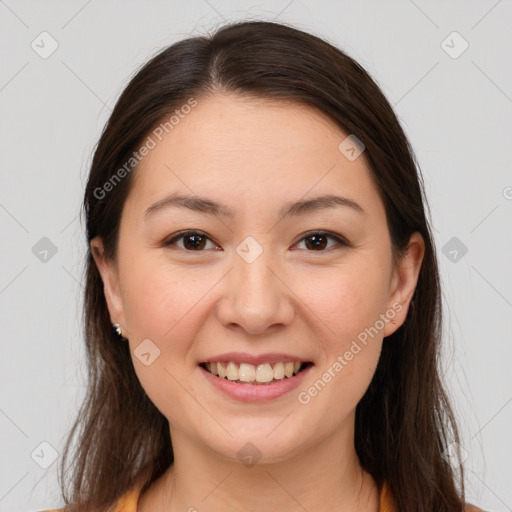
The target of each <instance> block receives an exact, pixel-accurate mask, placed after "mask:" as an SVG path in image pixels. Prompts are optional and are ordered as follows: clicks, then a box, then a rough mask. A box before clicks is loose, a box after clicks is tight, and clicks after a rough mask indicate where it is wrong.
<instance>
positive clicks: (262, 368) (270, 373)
mask: <svg viewBox="0 0 512 512" xmlns="http://www.w3.org/2000/svg"><path fill="white" fill-rule="evenodd" d="M273 378H274V370H272V366H270V365H269V364H268V363H265V364H260V365H259V366H258V369H257V370H256V382H270V381H271V380H272V379H273Z"/></svg>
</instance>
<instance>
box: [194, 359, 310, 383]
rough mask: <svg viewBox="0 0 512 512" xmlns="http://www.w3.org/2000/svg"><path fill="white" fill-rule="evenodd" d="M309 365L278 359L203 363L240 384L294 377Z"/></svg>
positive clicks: (213, 373)
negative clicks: (255, 362) (251, 361)
mask: <svg viewBox="0 0 512 512" xmlns="http://www.w3.org/2000/svg"><path fill="white" fill-rule="evenodd" d="M309 365H311V363H301V362H300V361H295V362H293V361H287V362H284V361H278V362H276V363H263V364H259V365H254V364H249V363H236V362H234V361H229V362H215V363H202V364H201V367H202V368H204V369H205V370H206V371H208V372H210V373H211V374H212V375H215V376H217V377H220V378H221V379H227V380H229V381H232V382H236V383H240V384H241V383H245V384H271V383H272V382H276V381H280V380H283V379H288V378H290V377H293V376H295V375H297V374H298V373H300V372H301V371H303V370H304V369H305V368H306V367H307V366H309Z"/></svg>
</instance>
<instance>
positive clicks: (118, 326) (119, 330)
mask: <svg viewBox="0 0 512 512" xmlns="http://www.w3.org/2000/svg"><path fill="white" fill-rule="evenodd" d="M112 327H113V328H114V330H115V331H116V334H117V335H118V336H121V333H122V331H121V326H120V325H119V324H112Z"/></svg>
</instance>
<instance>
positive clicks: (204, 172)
mask: <svg viewBox="0 0 512 512" xmlns="http://www.w3.org/2000/svg"><path fill="white" fill-rule="evenodd" d="M160 131H163V133H162V134H161V135H160V136H159V138H158V137H155V136H154V135H153V134H150V136H151V137H152V138H153V139H154V141H155V143H156V144H155V147H154V148H153V149H151V151H150V152H149V154H148V155H147V156H146V157H145V158H144V160H143V161H142V163H141V164H140V165H139V168H138V169H137V171H136V173H135V176H134V178H135V181H134V187H133V192H134V194H131V195H135V196H136V197H134V198H132V199H133V200H136V201H137V202H139V203H140V205H139V206H140V207H141V208H142V207H144V206H146V207H147V203H148V202H149V201H156V200H158V199H160V198H161V197H163V195H166V194H168V193H169V192H172V191H177V190H179V191H183V192H187V193H192V194H200V195H205V196H210V197H215V198H217V199H218V200H219V201H221V202H224V203H230V204H236V203H239V202H241V201H251V200H252V201H256V200H259V201H260V202H261V201H264V202H265V203H268V202H270V201H277V202H283V200H286V199H288V200H297V199H300V198H302V197H304V196H305V195H307V194H308V193H311V194H314V195H317V194H321V193H332V192H333V190H334V189H337V190H338V191H339V192H340V193H343V194H344V195H357V196H359V198H360V200H361V202H363V203H364V202H372V201H375V200H378V195H377V191H376V189H375V187H374V184H373V182H372V180H371V177H370V172H369V169H368V167H367V165H366V161H365V159H364V153H363V154H361V156H360V157H359V158H357V159H355V160H353V161H351V160H349V159H347V157H346V156H345V155H344V154H343V153H342V152H341V151H340V149H339V146H340V143H342V142H343V141H344V140H345V139H346V138H347V136H348V135H349V134H348V133H345V132H344V131H343V130H342V129H341V128H339V127H338V126H337V125H336V124H335V122H334V121H332V120H331V119H330V118H329V117H328V116H327V115H325V114H323V113H321V112H319V111H317V110H316V109H314V108H312V107H309V106H306V105H302V104H298V103H295V102H290V101H275V100H267V99H260V98H251V97H245V96H235V95H224V94H216V95H214V96H211V97H208V98H203V99H200V98H199V99H197V105H196V106H195V107H194V108H192V109H191V110H190V112H189V113H188V114H186V115H183V116H182V117H180V119H179V122H178V123H176V124H173V125H172V128H170V127H169V126H167V133H166V131H165V130H160ZM159 139H161V140H159ZM285 196H286V198H285ZM362 196H366V198H364V197H362Z"/></svg>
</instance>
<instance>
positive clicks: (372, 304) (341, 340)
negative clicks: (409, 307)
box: [296, 265, 387, 350]
mask: <svg viewBox="0 0 512 512" xmlns="http://www.w3.org/2000/svg"><path fill="white" fill-rule="evenodd" d="M301 283H302V284H299V283H298V286H301V288H299V292H298V293H297V295H298V296H300V297H301V299H302V302H303V303H304V304H305V305H307V307H308V308H309V310H310V311H311V312H313V313H314V315H315V317H316V318H317V320H313V321H315V322H316V323H317V324H318V325H321V326H322V331H323V333H324V336H325V338H326V339H329V340H331V341H330V342H329V343H330V344H331V345H332V349H336V350H344V347H345V346H346V344H347V342H350V341H351V340H352V339H355V338H357V336H358V335H359V334H360V333H362V332H365V329H368V328H370V327H372V326H374V325H375V323H376V321H377V320H378V318H379V314H380V313H381V312H383V307H384V305H385V303H386V299H387V274H386V273H385V271H384V270H383V269H379V268H377V267H376V266H369V265H364V266H363V265H358V266H356V265H354V266H347V267H344V268H340V269H335V270H333V269H332V268H331V269H329V270H328V271H327V270H326V272H325V274H324V275H320V274H317V275H315V278H314V279H311V278H310V279H304V280H302V281H301ZM296 289H297V288H296ZM308 308H306V309H305V311H307V309H308ZM309 316H311V313H310V314H309ZM362 337H364V336H362Z"/></svg>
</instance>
